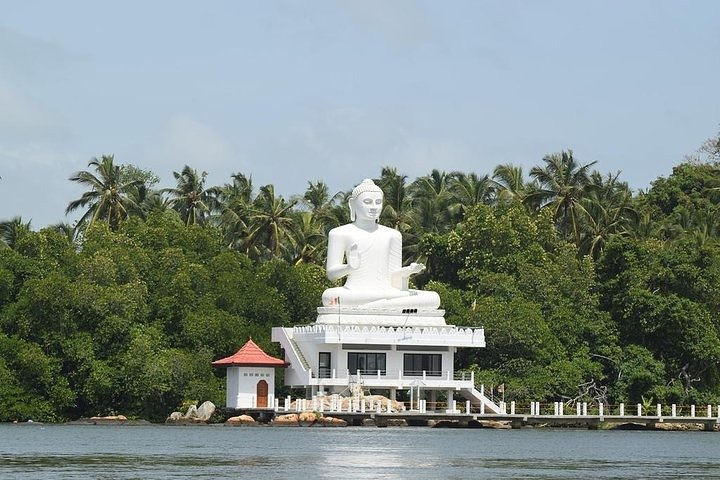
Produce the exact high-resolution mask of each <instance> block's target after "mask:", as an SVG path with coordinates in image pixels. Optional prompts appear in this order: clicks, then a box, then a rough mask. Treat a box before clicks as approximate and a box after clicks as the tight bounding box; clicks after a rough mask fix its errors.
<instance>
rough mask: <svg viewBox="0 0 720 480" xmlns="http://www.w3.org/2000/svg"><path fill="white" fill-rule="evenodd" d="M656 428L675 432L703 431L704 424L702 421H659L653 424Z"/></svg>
mask: <svg viewBox="0 0 720 480" xmlns="http://www.w3.org/2000/svg"><path fill="white" fill-rule="evenodd" d="M653 428H654V429H655V430H665V431H674V432H687V431H702V430H704V428H705V427H704V426H703V424H702V423H665V422H657V423H655V424H654V425H653Z"/></svg>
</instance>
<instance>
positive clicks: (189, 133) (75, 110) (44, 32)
mask: <svg viewBox="0 0 720 480" xmlns="http://www.w3.org/2000/svg"><path fill="white" fill-rule="evenodd" d="M719 80H720V1H715V0H707V1H703V0H694V1H640V0H637V1H570V0H568V1H559V0H558V1H533V0H527V1H507V0H506V1H500V0H497V1H481V0H475V1H460V0H456V1H452V0H450V1H439V0H438V1H411V0H385V1H381V0H337V1H329V0H324V1H323V0H316V1H309V0H306V1H273V0H257V1H229V0H228V1H219V0H217V1H205V2H199V1H197V2H189V1H169V0H168V1H161V0H157V1H135V0H123V1H121V2H98V1H76V0H66V1H50V0H47V1H39V0H37V1H35V0H24V1H22V2H21V1H4V0H0V176H2V180H0V219H8V218H10V217H12V216H14V215H18V214H19V215H22V216H23V218H24V219H25V220H30V219H32V222H33V227H35V228H39V227H42V226H44V225H47V224H50V223H55V222H59V221H63V220H66V221H72V220H73V219H74V217H70V218H66V217H65V214H64V212H65V207H66V205H67V203H68V202H69V201H71V200H73V199H75V198H77V197H79V196H80V194H81V193H82V189H80V188H79V187H78V186H76V185H74V184H72V183H71V182H70V181H68V180H67V178H68V177H69V176H70V175H71V174H72V173H74V172H76V171H78V170H84V169H86V168H87V163H88V161H89V160H90V159H91V157H94V156H100V155H102V154H110V153H112V154H115V158H116V161H117V162H118V163H132V164H135V165H137V166H139V167H141V168H145V169H149V170H152V171H153V172H155V173H156V174H157V175H158V176H160V178H161V179H162V182H161V183H162V186H170V185H172V184H173V177H172V172H173V171H180V170H181V169H182V167H183V166H184V165H185V164H189V165H190V166H192V167H194V168H197V169H198V170H200V171H202V170H206V171H207V172H209V177H208V183H209V184H210V185H219V184H223V183H226V182H229V181H230V174H232V173H234V172H243V173H245V174H247V175H252V177H253V181H254V183H255V185H256V186H260V185H262V184H266V183H273V184H275V186H276V190H277V192H278V193H280V194H283V195H284V196H286V197H289V196H290V195H292V194H299V193H302V192H303V191H304V190H305V188H306V186H307V182H308V181H310V180H318V179H322V180H325V181H326V182H327V183H328V184H329V185H330V187H331V188H332V189H333V190H346V189H349V188H351V187H352V186H353V185H355V184H356V183H358V182H359V181H360V180H362V178H364V177H376V176H378V175H379V173H380V169H381V168H382V167H383V166H386V165H388V166H393V167H396V168H397V169H398V171H399V172H401V173H404V174H406V175H408V176H409V177H410V179H414V178H415V177H417V176H420V175H425V174H427V173H429V172H430V171H431V170H432V169H433V168H438V169H440V170H446V171H451V170H461V171H465V172H476V173H478V174H486V173H491V172H492V169H493V168H494V167H495V166H496V165H498V164H501V163H514V164H516V165H522V166H523V167H524V168H525V170H526V171H527V170H529V168H530V167H531V166H533V165H538V164H540V163H541V161H542V157H543V156H545V155H546V154H549V153H553V152H558V151H560V150H563V149H568V148H571V149H573V151H574V152H575V157H576V158H577V159H578V160H579V161H581V162H582V163H588V162H591V161H597V162H598V163H597V165H596V167H597V169H598V170H600V171H601V172H603V173H607V172H610V171H612V172H615V171H618V170H620V171H622V174H621V178H622V179H624V180H626V181H628V182H629V184H630V186H631V187H632V188H634V189H644V188H647V187H648V186H649V184H650V182H651V181H653V180H654V179H656V178H657V177H658V176H667V175H668V174H670V172H671V171H672V167H673V166H674V165H677V164H678V163H680V162H681V161H682V160H683V158H684V157H685V155H688V154H692V153H693V152H694V151H695V150H696V149H697V148H698V147H699V146H700V144H701V143H702V142H703V141H704V140H705V139H707V138H710V137H712V136H715V135H716V134H717V133H718V131H719V130H720V92H719V88H718V85H720V83H718V82H719Z"/></svg>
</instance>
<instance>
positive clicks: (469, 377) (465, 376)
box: [307, 368, 475, 389]
mask: <svg viewBox="0 0 720 480" xmlns="http://www.w3.org/2000/svg"><path fill="white" fill-rule="evenodd" d="M351 384H360V385H362V386H363V387H365V388H399V389H404V388H410V387H412V386H417V385H422V386H424V387H426V388H453V389H468V388H473V387H474V386H475V373H474V372H453V371H451V370H443V371H433V370H423V371H408V370H396V371H389V370H358V371H357V372H355V373H351V372H350V371H349V370H336V369H334V368H332V369H326V368H323V369H321V370H320V371H319V372H316V371H313V370H308V376H307V385H317V386H326V387H331V386H332V387H343V386H349V385H351Z"/></svg>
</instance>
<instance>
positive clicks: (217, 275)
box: [0, 133, 720, 421]
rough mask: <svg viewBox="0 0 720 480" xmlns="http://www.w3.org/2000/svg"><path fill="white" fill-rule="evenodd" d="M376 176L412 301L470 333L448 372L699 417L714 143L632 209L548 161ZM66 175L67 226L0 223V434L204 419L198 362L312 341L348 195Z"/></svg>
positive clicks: (190, 174) (716, 306) (564, 158)
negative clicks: (247, 346) (190, 408)
mask: <svg viewBox="0 0 720 480" xmlns="http://www.w3.org/2000/svg"><path fill="white" fill-rule="evenodd" d="M200 167H201V166H200ZM160 173H165V172H160ZM378 173H379V176H378V177H377V178H375V182H376V183H377V184H378V185H380V186H381V188H382V189H383V191H384V192H385V204H384V209H383V212H382V218H381V223H383V224H384V225H386V226H389V227H392V228H395V229H397V230H399V231H400V232H402V235H403V238H404V252H403V255H404V258H405V261H406V262H407V263H409V262H411V261H419V262H423V263H425V264H426V265H427V269H426V271H425V272H423V273H422V274H421V275H418V276H415V277H413V279H414V282H415V284H416V286H417V287H420V288H423V289H427V290H434V291H437V292H438V293H439V294H440V297H441V299H442V305H441V308H443V309H445V310H446V320H447V322H448V323H449V324H454V325H459V326H483V327H484V328H485V335H486V341H487V348H484V349H464V350H460V351H459V353H458V355H457V357H456V365H455V368H456V370H472V371H474V372H475V378H476V380H477V382H478V383H483V384H484V385H485V386H486V389H492V388H494V387H493V386H498V385H502V387H503V390H504V392H503V394H504V397H505V400H506V401H510V400H515V401H530V400H534V401H568V402H571V401H587V402H591V403H593V402H594V403H597V402H604V403H606V404H616V403H620V402H626V403H645V404H654V403H660V402H662V403H671V402H672V403H677V404H690V403H695V404H708V403H712V404H717V403H720V204H719V202H720V133H719V134H718V136H717V137H715V138H711V139H708V140H707V142H705V143H704V144H703V145H701V146H700V147H699V149H698V151H697V152H694V153H692V154H689V156H688V157H686V158H685V159H679V162H678V164H677V166H676V167H675V168H674V169H673V171H672V173H671V174H670V175H668V176H667V177H659V178H657V179H656V180H655V181H654V182H652V184H651V186H650V187H649V188H647V189H646V190H640V191H634V190H632V189H631V186H629V185H628V184H627V183H626V182H624V181H623V180H622V174H621V172H610V173H601V171H600V170H599V165H597V164H596V163H595V162H588V163H583V162H582V161H581V160H579V159H576V158H575V157H574V155H573V152H572V151H570V150H565V151H560V152H558V153H552V154H548V155H547V156H545V157H544V158H542V159H541V160H540V161H539V162H538V164H537V166H535V167H533V168H531V169H530V170H529V171H523V169H522V168H520V167H517V166H514V165H511V164H506V165H498V166H497V167H495V168H494V169H493V170H492V171H491V172H478V173H473V172H444V171H442V170H433V171H431V172H429V173H428V174H427V175H425V176H421V177H418V178H414V179H412V178H408V177H407V176H406V175H404V174H403V173H402V172H398V171H397V170H396V169H395V168H392V167H386V168H383V169H382V171H381V172H378ZM68 175H71V176H70V178H69V180H63V181H70V182H75V183H76V184H78V185H80V186H82V188H83V189H84V193H83V194H82V195H81V196H80V197H79V198H77V199H75V200H73V201H71V202H70V203H69V204H68V205H67V206H57V208H60V209H61V208H66V212H67V213H73V212H75V214H78V213H79V214H81V217H80V219H79V220H78V221H77V222H76V223H75V224H74V225H68V224H60V225H53V226H49V227H45V228H42V229H40V230H34V229H33V226H32V225H31V222H29V221H25V220H24V219H23V218H22V216H15V217H12V215H17V214H21V213H22V212H8V206H7V205H6V206H5V208H4V212H5V216H6V218H5V220H3V221H2V222H0V406H2V409H0V421H12V420H21V421H22V420H27V419H34V420H36V421H38V420H41V421H64V420H69V419H75V418H79V417H82V416H91V415H109V414H116V413H122V414H124V415H127V416H129V417H136V418H145V419H150V420H163V419H164V418H165V417H166V416H167V415H168V414H169V413H170V412H171V411H173V410H177V409H179V408H181V407H182V406H183V405H187V404H188V403H194V402H196V401H204V400H211V401H213V402H214V403H216V404H218V405H223V404H224V398H225V393H224V371H223V370H222V369H220V370H216V371H214V370H213V368H212V367H211V362H212V361H213V360H216V359H218V358H221V357H224V356H227V355H230V354H232V353H234V352H235V351H236V350H237V349H238V348H239V347H240V346H242V345H243V344H244V343H245V341H247V339H248V338H250V337H252V338H253V340H254V341H255V342H256V343H258V344H259V345H260V346H261V347H262V348H263V349H265V350H266V351H267V352H268V353H271V354H273V355H276V356H279V355H282V353H281V352H280V351H279V348H278V346H277V344H273V343H272V342H271V341H270V329H271V327H273V326H281V325H283V326H290V325H298V324H307V323H310V322H313V321H314V320H315V314H316V307H317V306H318V305H319V303H320V295H321V293H322V291H323V290H324V289H325V288H327V287H329V286H331V282H329V281H328V280H327V278H326V277H325V273H324V260H325V253H324V249H325V246H326V239H327V232H328V231H329V230H330V229H331V228H333V227H336V226H338V225H342V224H344V223H347V222H349V210H348V208H347V196H348V194H349V192H350V190H351V189H352V187H353V186H354V184H355V183H357V182H359V181H360V180H362V179H361V178H357V179H354V178H349V179H348V185H347V190H346V191H343V192H332V191H330V190H329V188H328V186H327V185H326V184H325V183H324V182H323V181H322V180H317V181H309V182H308V185H307V189H306V191H305V192H302V193H299V194H298V195H297V196H293V197H290V198H283V197H282V196H281V195H278V194H277V193H276V192H275V189H274V187H273V185H271V184H270V185H261V186H256V185H254V184H253V182H252V176H251V174H249V173H237V174H234V175H232V177H231V178H229V179H228V181H227V183H225V184H223V185H217V186H210V185H206V176H207V174H206V173H205V172H203V171H202V170H201V169H196V168H193V167H191V166H187V165H186V166H184V167H183V168H182V169H181V170H180V171H178V172H173V175H174V179H175V183H176V185H175V186H174V187H173V188H163V189H161V188H158V187H157V185H158V183H159V178H158V176H157V174H156V173H155V172H151V171H148V170H144V169H143V168H142V166H137V165H133V164H132V163H122V162H120V161H119V159H116V158H115V157H114V156H113V155H103V156H100V157H98V158H93V159H92V160H91V161H90V163H89V164H88V166H87V170H82V171H79V172H76V173H74V174H73V173H72V172H68ZM0 188H1V187H0ZM12 208H16V209H18V210H21V209H22V205H16V206H14V207H12ZM48 208H56V206H53V205H49V206H48ZM7 213H9V214H10V215H7ZM281 383H282V382H281V381H280V384H281Z"/></svg>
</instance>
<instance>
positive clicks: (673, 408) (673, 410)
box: [670, 403, 677, 417]
mask: <svg viewBox="0 0 720 480" xmlns="http://www.w3.org/2000/svg"><path fill="white" fill-rule="evenodd" d="M670 416H671V417H677V407H676V406H675V404H674V403H673V404H671V405H670Z"/></svg>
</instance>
